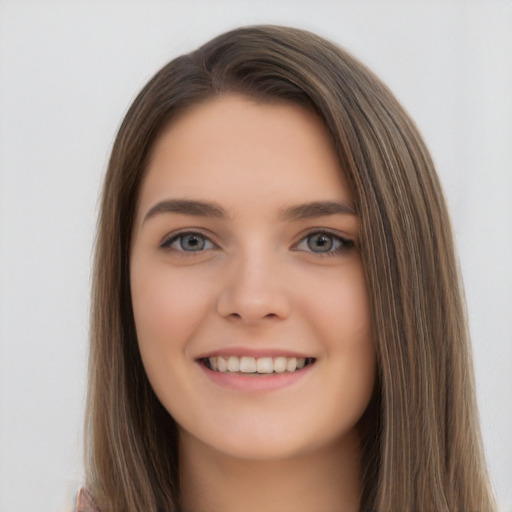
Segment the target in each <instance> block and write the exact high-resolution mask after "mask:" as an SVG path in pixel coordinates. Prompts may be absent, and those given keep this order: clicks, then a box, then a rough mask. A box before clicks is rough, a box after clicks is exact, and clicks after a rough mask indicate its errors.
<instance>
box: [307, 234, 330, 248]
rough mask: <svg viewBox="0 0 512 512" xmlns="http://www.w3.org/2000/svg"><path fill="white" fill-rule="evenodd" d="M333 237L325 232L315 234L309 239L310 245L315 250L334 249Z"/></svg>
mask: <svg viewBox="0 0 512 512" xmlns="http://www.w3.org/2000/svg"><path fill="white" fill-rule="evenodd" d="M332 245H333V241H332V237H330V236H329V235H326V234H324V233H321V234H318V235H313V236H312V237H310V238H309V239H308V247H309V248H310V249H311V250H312V251H315V252H328V251H330V250H331V249H332Z"/></svg>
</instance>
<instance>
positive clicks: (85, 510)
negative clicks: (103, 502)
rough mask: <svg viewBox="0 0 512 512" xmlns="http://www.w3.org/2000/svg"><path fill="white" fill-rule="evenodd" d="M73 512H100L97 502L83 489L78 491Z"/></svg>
mask: <svg viewBox="0 0 512 512" xmlns="http://www.w3.org/2000/svg"><path fill="white" fill-rule="evenodd" d="M73 512H100V509H99V508H98V505H96V500H95V499H94V497H93V495H92V494H91V493H90V492H89V490H88V489H87V488H85V487H82V488H81V489H80V490H79V491H78V494H77V496H76V504H75V509H74V510H73Z"/></svg>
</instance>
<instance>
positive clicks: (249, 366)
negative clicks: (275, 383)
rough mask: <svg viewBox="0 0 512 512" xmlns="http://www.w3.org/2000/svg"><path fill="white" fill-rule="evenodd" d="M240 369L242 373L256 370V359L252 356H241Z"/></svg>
mask: <svg viewBox="0 0 512 512" xmlns="http://www.w3.org/2000/svg"><path fill="white" fill-rule="evenodd" d="M230 359H231V358H230ZM240 371H241V372H242V373H254V372H255V371H256V359H254V357H242V358H241V359H240Z"/></svg>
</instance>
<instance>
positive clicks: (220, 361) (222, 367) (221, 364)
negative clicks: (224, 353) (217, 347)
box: [210, 357, 228, 372]
mask: <svg viewBox="0 0 512 512" xmlns="http://www.w3.org/2000/svg"><path fill="white" fill-rule="evenodd" d="M210 359H215V358H214V357H213V358H210ZM216 359H217V367H218V368H217V369H218V370H219V372H226V371H227V370H228V363H227V362H226V360H225V359H224V358H223V357H217V358H216ZM210 364H211V363H210Z"/></svg>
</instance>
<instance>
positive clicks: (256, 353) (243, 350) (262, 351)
mask: <svg viewBox="0 0 512 512" xmlns="http://www.w3.org/2000/svg"><path fill="white" fill-rule="evenodd" d="M217 356H224V357H226V356H235V357H254V358H256V359H258V358H260V357H279V356H281V357H283V356H284V357H304V358H307V357H312V356H311V354H305V353H302V352H296V351H294V350H288V349H280V348H258V349H254V348H248V347H226V348H221V349H216V350H211V351H209V352H204V353H203V354H200V355H199V356H198V357H197V358H196V359H206V358H208V357H217Z"/></svg>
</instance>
